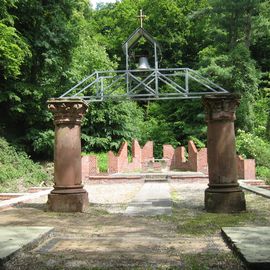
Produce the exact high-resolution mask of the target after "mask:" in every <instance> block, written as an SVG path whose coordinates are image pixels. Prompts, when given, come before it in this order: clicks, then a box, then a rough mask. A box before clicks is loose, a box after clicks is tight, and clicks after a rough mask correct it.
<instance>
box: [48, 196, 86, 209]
mask: <svg viewBox="0 0 270 270" xmlns="http://www.w3.org/2000/svg"><path fill="white" fill-rule="evenodd" d="M88 205H89V200H88V193H87V192H86V191H85V192H82V193H71V194H68V193H67V194H52V193H51V194H49V195H48V201H47V206H48V211H52V212H84V211H85V209H86V207H87V206H88Z"/></svg>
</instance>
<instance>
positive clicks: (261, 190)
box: [238, 180, 270, 199]
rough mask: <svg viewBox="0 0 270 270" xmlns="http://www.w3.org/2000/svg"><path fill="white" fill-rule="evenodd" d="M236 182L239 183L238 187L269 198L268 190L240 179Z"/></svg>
mask: <svg viewBox="0 0 270 270" xmlns="http://www.w3.org/2000/svg"><path fill="white" fill-rule="evenodd" d="M238 183H239V185H240V187H242V188H243V189H246V190H248V191H251V192H253V193H256V194H258V195H261V196H263V197H265V198H268V199H270V190H267V189H264V188H260V187H256V186H251V185H248V184H246V183H245V182H244V181H242V180H238Z"/></svg>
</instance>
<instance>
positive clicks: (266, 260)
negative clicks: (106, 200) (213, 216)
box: [222, 227, 270, 270]
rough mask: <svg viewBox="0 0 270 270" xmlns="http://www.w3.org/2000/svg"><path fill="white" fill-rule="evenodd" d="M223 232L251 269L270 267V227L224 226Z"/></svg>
mask: <svg viewBox="0 0 270 270" xmlns="http://www.w3.org/2000/svg"><path fill="white" fill-rule="evenodd" d="M222 234H223V236H224V238H225V240H226V241H227V242H228V244H229V245H230V246H231V247H232V249H233V250H235V251H236V252H237V253H238V254H239V255H240V257H241V258H242V259H243V260H244V261H245V262H246V263H247V265H248V266H249V267H250V268H251V269H260V270H261V269H270V227H224V228H222Z"/></svg>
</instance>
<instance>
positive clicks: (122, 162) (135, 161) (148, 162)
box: [82, 140, 256, 180]
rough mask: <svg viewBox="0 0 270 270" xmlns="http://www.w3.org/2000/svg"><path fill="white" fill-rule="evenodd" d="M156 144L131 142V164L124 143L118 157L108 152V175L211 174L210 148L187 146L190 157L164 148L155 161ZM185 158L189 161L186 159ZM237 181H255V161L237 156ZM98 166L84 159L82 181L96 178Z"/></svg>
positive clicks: (91, 158)
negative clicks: (140, 173)
mask: <svg viewBox="0 0 270 270" xmlns="http://www.w3.org/2000/svg"><path fill="white" fill-rule="evenodd" d="M153 146H154V145H153V142H152V141H148V142H147V143H146V144H145V145H144V146H143V147H142V148H141V146H140V144H139V143H138V141H137V140H134V141H133V142H132V161H131V162H129V161H128V144H127V142H124V143H123V144H122V145H121V147H120V149H119V151H118V153H117V154H116V155H115V154H114V153H113V152H112V151H110V152H108V174H114V173H121V172H149V171H166V170H180V171H193V172H202V173H204V174H205V175H207V174H208V163H207V148H202V149H200V150H198V149H197V147H196V146H195V144H194V142H193V141H189V142H188V155H186V149H185V147H184V146H180V147H177V148H175V149H174V148H173V146H172V145H170V144H165V145H163V158H162V159H160V160H155V159H154V155H153ZM186 156H187V157H188V158H186ZM236 158H237V164H238V179H256V169H255V160H254V159H243V158H242V157H240V156H237V157H236ZM97 174H99V171H98V164H97V159H96V157H95V156H83V157H82V180H85V179H87V178H88V177H89V176H90V175H97Z"/></svg>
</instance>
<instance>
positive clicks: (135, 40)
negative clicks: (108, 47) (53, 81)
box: [60, 10, 228, 103]
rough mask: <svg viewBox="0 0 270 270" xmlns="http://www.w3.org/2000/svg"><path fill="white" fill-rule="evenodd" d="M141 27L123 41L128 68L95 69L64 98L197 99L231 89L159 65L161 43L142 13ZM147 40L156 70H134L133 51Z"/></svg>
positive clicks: (189, 71)
mask: <svg viewBox="0 0 270 270" xmlns="http://www.w3.org/2000/svg"><path fill="white" fill-rule="evenodd" d="M138 17H139V18H140V19H141V27H139V28H137V29H136V30H135V31H134V32H133V33H132V34H131V35H130V36H129V38H128V39H127V41H126V42H125V43H124V44H123V46H122V48H123V51H124V54H125V56H126V63H125V64H126V70H112V71H108V70H107V71H95V72H94V73H92V74H91V75H90V76H88V77H86V78H85V79H83V80H82V81H80V82H79V83H77V84H76V85H75V86H73V87H72V88H71V89H69V90H68V91H67V92H65V93H64V94H63V95H61V96H60V98H65V99H69V98H70V99H73V98H81V99H83V100H85V101H86V102H88V103H89V102H98V101H99V102H100V101H105V100H108V99H114V100H123V99H133V100H164V99H165V100H166V99H167V100H168V99H194V98H200V97H201V96H202V95H207V94H213V93H215V94H218V93H220V94H222V93H227V92H228V91H227V90H225V89H224V88H222V87H220V86H218V85H217V84H215V83H213V82H212V81H210V80H208V79H207V78H204V77H203V76H202V75H200V74H199V73H198V72H196V71H194V70H192V69H189V68H166V69H162V68H159V61H158V56H159V55H158V53H159V52H160V55H161V49H160V46H159V44H158V42H157V41H156V40H155V39H154V38H153V37H152V36H151V35H150V34H149V33H148V32H147V31H146V30H145V29H144V28H143V25H142V22H143V19H144V18H145V15H143V13H142V10H141V12H140V16H138ZM142 38H143V39H145V40H146V41H147V42H149V43H150V44H151V45H152V47H153V56H154V66H155V67H154V68H153V69H135V70H131V69H130V59H131V51H132V50H133V49H134V48H135V47H136V46H138V44H139V41H140V40H141V39H142Z"/></svg>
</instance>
